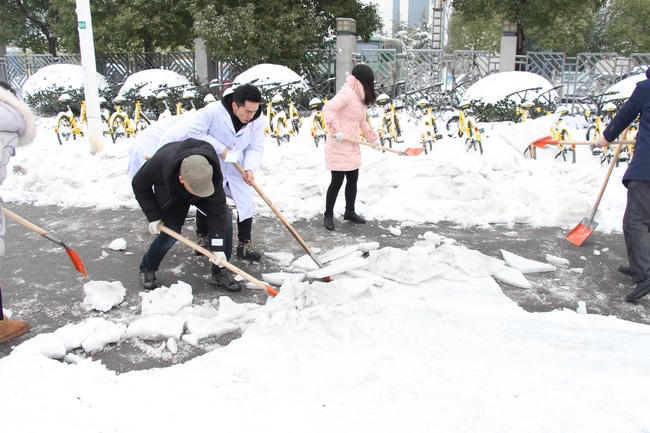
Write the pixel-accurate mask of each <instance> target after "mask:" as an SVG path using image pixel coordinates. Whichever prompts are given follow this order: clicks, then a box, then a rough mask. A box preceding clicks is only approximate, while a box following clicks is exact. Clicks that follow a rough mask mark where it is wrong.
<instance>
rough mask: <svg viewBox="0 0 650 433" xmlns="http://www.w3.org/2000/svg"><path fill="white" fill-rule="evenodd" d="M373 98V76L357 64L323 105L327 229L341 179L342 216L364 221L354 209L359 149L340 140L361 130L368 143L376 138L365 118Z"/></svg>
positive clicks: (329, 226) (345, 218)
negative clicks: (327, 176)
mask: <svg viewBox="0 0 650 433" xmlns="http://www.w3.org/2000/svg"><path fill="white" fill-rule="evenodd" d="M376 100H377V93H376V92H375V75H374V74H373V72H372V69H370V67H369V66H367V65H361V64H359V65H356V66H355V67H354V68H352V73H351V74H350V75H348V78H347V80H346V83H345V84H344V85H343V86H342V87H341V90H339V91H338V93H337V94H336V96H334V97H333V98H332V99H331V100H329V101H328V102H327V104H325V107H323V116H324V117H325V122H326V123H327V127H328V129H329V132H330V135H329V136H328V137H327V141H326V142H325V167H326V168H327V169H328V170H330V171H331V172H332V181H331V182H330V186H329V188H328V189H327V196H326V199H325V219H324V224H325V228H326V229H327V230H334V204H335V203H336V196H337V195H338V193H339V190H340V189H341V186H342V185H343V180H344V179H346V180H347V183H346V185H345V213H344V214H343V219H344V220H349V221H352V222H355V223H358V224H365V222H366V220H365V219H363V218H362V217H360V216H359V215H357V213H356V212H355V211H354V202H355V201H356V198H357V180H358V179H359V167H361V149H360V146H359V144H357V143H351V142H349V141H343V137H345V136H347V137H354V138H357V137H359V130H361V131H362V132H363V135H364V136H365V137H366V138H367V139H368V140H369V141H370V142H374V141H376V140H377V139H378V138H379V134H377V132H375V131H374V130H373V129H372V128H371V127H370V125H368V122H367V121H366V111H367V110H368V106H370V105H372V104H374V103H375V101H376Z"/></svg>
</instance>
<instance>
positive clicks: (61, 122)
mask: <svg viewBox="0 0 650 433" xmlns="http://www.w3.org/2000/svg"><path fill="white" fill-rule="evenodd" d="M59 101H60V102H63V103H64V104H66V111H61V112H59V113H58V114H57V116H56V124H55V126H54V132H55V133H56V137H57V139H58V140H59V144H63V142H67V141H69V140H70V138H72V139H73V140H76V139H77V137H79V138H81V137H83V136H84V131H83V130H84V128H88V119H87V115H88V113H87V110H86V101H82V102H81V107H80V110H79V116H75V115H74V114H73V112H72V109H71V108H70V102H71V101H72V98H71V97H70V95H69V94H67V93H63V94H62V95H61V96H59ZM105 102H106V99H104V98H103V97H102V98H100V105H101V104H102V103H105ZM100 117H101V119H102V127H103V131H104V134H107V133H108V131H109V127H108V110H106V109H103V110H102V113H101V116H100Z"/></svg>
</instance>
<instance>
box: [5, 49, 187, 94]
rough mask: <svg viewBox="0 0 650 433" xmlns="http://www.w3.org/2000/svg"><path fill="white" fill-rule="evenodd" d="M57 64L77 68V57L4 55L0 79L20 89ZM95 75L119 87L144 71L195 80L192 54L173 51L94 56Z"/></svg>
mask: <svg viewBox="0 0 650 433" xmlns="http://www.w3.org/2000/svg"><path fill="white" fill-rule="evenodd" d="M56 64H71V65H80V64H81V56H80V55H78V54H67V55H66V54H62V55H59V56H52V55H50V54H7V55H6V56H5V57H4V58H0V79H2V80H3V81H5V82H8V83H10V84H11V85H12V86H13V87H14V88H17V89H19V88H21V87H22V85H23V84H25V82H26V81H27V79H28V78H29V77H30V76H31V75H32V74H33V73H34V72H36V71H38V70H39V69H41V68H43V67H45V66H50V65H56ZM96 68H97V72H99V73H100V74H102V75H103V76H105V77H106V79H107V80H108V81H109V82H110V83H112V84H114V85H116V86H119V85H121V84H122V83H124V80H126V79H127V78H128V76H129V75H131V74H134V73H136V72H139V71H144V70H146V69H167V70H170V71H174V72H176V73H178V74H180V75H182V76H184V77H187V78H188V79H189V80H190V81H195V80H196V61H195V59H194V52H193V51H173V52H168V53H162V52H154V53H97V54H96Z"/></svg>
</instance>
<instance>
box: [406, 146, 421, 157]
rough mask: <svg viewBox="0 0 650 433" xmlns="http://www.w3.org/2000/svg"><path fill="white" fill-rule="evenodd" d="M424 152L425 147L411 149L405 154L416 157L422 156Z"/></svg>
mask: <svg viewBox="0 0 650 433" xmlns="http://www.w3.org/2000/svg"><path fill="white" fill-rule="evenodd" d="M422 152H424V147H415V148H413V147H409V148H408V149H406V150H405V151H404V154H405V155H408V156H416V155H419V154H421V153H422Z"/></svg>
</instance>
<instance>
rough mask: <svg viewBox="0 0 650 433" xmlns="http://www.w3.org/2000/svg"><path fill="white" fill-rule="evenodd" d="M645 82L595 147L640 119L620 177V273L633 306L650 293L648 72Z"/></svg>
mask: <svg viewBox="0 0 650 433" xmlns="http://www.w3.org/2000/svg"><path fill="white" fill-rule="evenodd" d="M646 78H647V79H646V80H643V81H639V82H638V83H637V84H636V88H635V89H634V92H632V96H630V98H629V99H628V100H627V101H626V102H625V104H623V107H621V109H620V110H619V111H618V113H616V116H614V118H613V119H612V121H611V122H610V123H609V125H608V126H607V128H605V131H603V135H602V137H600V138H599V139H598V141H597V142H596V146H598V147H604V146H608V145H609V144H610V142H612V141H614V140H616V137H618V136H619V134H620V133H621V132H623V131H624V130H625V128H627V127H628V125H629V124H630V123H632V122H633V121H634V119H636V118H637V116H640V118H639V131H638V133H637V135H636V144H635V145H634V157H633V158H632V159H631V160H630V164H629V165H628V167H627V170H626V171H625V174H624V175H623V185H625V187H626V188H627V206H626V207H625V214H624V215H623V236H624V237H625V248H626V250H627V258H628V261H629V264H630V266H629V267H627V266H621V267H620V268H619V270H620V271H621V272H623V273H625V274H628V275H631V276H632V279H633V280H634V282H635V283H636V287H635V289H634V291H632V292H631V293H629V294H628V295H627V296H626V297H625V300H626V301H628V302H632V301H634V300H636V299H639V298H641V297H642V296H645V295H647V294H648V293H650V231H649V230H650V69H648V70H646Z"/></svg>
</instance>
